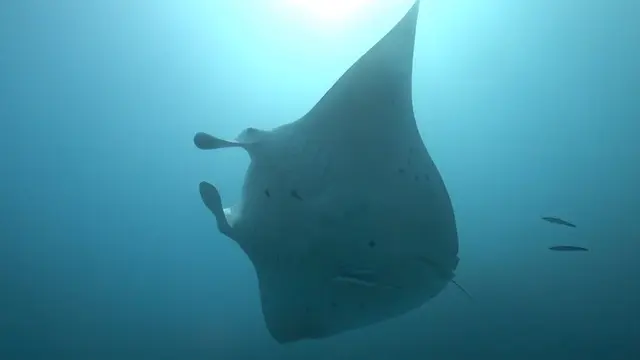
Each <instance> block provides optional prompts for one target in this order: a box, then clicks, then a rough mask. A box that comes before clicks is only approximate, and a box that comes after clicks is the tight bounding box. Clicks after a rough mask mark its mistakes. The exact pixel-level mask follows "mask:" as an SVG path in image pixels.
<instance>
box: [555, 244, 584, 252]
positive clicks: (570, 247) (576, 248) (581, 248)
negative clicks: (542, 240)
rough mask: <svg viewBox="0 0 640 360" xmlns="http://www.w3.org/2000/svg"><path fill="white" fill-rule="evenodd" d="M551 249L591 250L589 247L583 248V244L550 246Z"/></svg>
mask: <svg viewBox="0 0 640 360" xmlns="http://www.w3.org/2000/svg"><path fill="white" fill-rule="evenodd" d="M549 250H553V251H589V249H587V248H583V247H581V246H572V245H557V246H550V247H549Z"/></svg>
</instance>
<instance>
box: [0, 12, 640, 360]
mask: <svg viewBox="0 0 640 360" xmlns="http://www.w3.org/2000/svg"><path fill="white" fill-rule="evenodd" d="M273 1H276V0H273ZM380 1H382V0H380ZM410 3H411V1H404V0H403V1H397V2H391V1H388V2H387V3H386V4H387V5H388V6H387V7H386V8H385V11H380V12H375V13H374V12H372V13H371V14H370V16H363V17H362V19H359V20H358V22H354V23H351V24H349V25H348V26H346V25H345V26H343V27H342V28H340V29H328V28H326V27H325V28H324V29H323V28H322V27H319V26H312V25H310V24H308V22H307V21H300V19H299V18H296V16H291V15H289V16H284V15H277V14H275V13H274V12H269V11H268V6H267V4H268V2H267V1H266V0H265V1H258V0H245V1H235V2H233V1H204V0H184V1H177V0H162V1H151V0H141V1H125V0H112V1H86V0H84V1H81V0H58V1H52V0H49V1H43V0H41V1H36V0H21V1H5V2H2V3H0V140H1V141H0V359H71V358H81V359H99V358H109V359H143V358H144V359H160V358H179V359H203V358H208V359H286V360H288V359H310V360H316V359H318V360H320V359H368V360H385V359H394V360H398V359H442V360H448V359H452V360H453V359H456V360H457V359H461V360H462V359H478V358H487V359H542V358H544V359H633V358H636V357H637V356H638V355H639V354H640V345H638V339H640V316H639V315H640V310H639V304H640V281H638V274H640V271H638V270H639V268H640V263H639V262H638V255H639V253H640V251H639V250H640V245H639V244H640V222H639V221H638V217H639V216H640V192H639V191H638V184H640V141H638V139H639V138H640V101H639V100H640V40H639V39H640V22H638V19H640V3H638V2H637V1H632V0H608V1H604V0H586V1H579V2H578V1H575V0H555V1H551V0H537V1H524V0H509V1H507V0H486V1H471V0H461V1H440V0H429V1H427V0H423V4H422V8H421V11H420V18H419V25H418V34H417V39H416V55H415V70H414V105H415V112H416V117H417V120H418V125H419V127H420V131H421V133H422V135H423V138H424V141H425V143H426V145H427V148H428V149H429V151H430V153H431V155H432V157H433V159H434V161H435V163H436V165H437V166H438V168H439V169H440V171H441V173H442V176H443V178H444V180H445V182H446V184H447V186H448V189H449V192H450V194H451V198H452V200H453V203H454V207H455V212H456V219H457V223H458V228H459V234H460V254H459V255H460V259H461V260H460V265H459V267H458V270H457V277H456V280H457V281H458V282H459V283H461V284H462V285H463V286H464V287H465V288H466V289H467V290H468V291H469V292H470V293H471V294H472V296H473V301H469V300H468V299H467V298H466V297H465V296H464V295H463V294H462V293H461V292H460V291H458V290H457V289H456V288H455V287H452V286H450V287H448V288H447V289H445V291H444V292H442V293H441V294H440V295H439V296H438V297H436V298H435V299H434V300H432V301H430V302H429V303H427V304H426V305H425V306H423V307H422V308H421V309H419V310H417V311H414V312H411V313H409V314H407V315H406V316H403V317H400V318H397V319H394V320H390V321H388V322H385V323H382V324H378V325H375V326H371V327H367V328H364V329H360V330H356V331H352V332H349V333H345V334H343V335H340V336H336V337H333V338H330V339H325V340H319V341H303V342H299V343H295V344H289V345H278V344H277V343H276V342H275V341H274V340H273V339H272V338H271V337H270V336H269V334H268V332H267V330H266V328H265V325H264V320H263V318H262V314H261V310H260V302H259V297H258V288H257V281H256V277H255V273H254V269H253V267H252V265H251V263H250V262H249V260H248V259H247V257H246V256H245V255H244V253H242V251H241V250H240V248H239V247H238V246H237V245H236V244H234V243H233V242H232V241H231V240H229V239H227V238H225V237H223V236H222V235H220V234H219V233H218V231H217V230H216V228H215V224H214V222H213V218H212V216H211V214H210V213H209V212H208V211H207V210H206V209H205V208H204V206H203V205H202V203H201V201H200V198H199V195H198V187H197V185H198V183H199V182H200V181H201V180H207V181H210V182H213V183H216V185H218V186H219V187H220V189H221V192H222V194H223V198H224V200H225V203H227V204H231V203H233V202H235V201H237V200H238V198H239V195H240V188H241V186H242V179H243V175H244V171H245V169H246V167H247V165H248V157H247V156H246V154H245V153H243V152H242V151H241V150H233V149H231V150H228V151H225V152H216V153H211V152H208V153H206V152H202V151H198V150H197V149H195V147H194V146H193V143H192V137H193V134H194V133H195V132H197V131H208V132H211V133H215V134H216V135H220V136H224V137H229V138H232V137H234V136H235V135H236V134H237V133H239V132H240V131H241V130H242V129H244V128H246V127H249V126H253V127H257V128H271V127H275V126H278V125H281V124H283V123H287V122H290V121H293V120H295V119H297V118H298V117H300V116H302V115H303V114H304V112H305V111H307V110H308V109H309V108H310V107H311V106H312V105H313V104H314V103H315V102H316V101H317V99H319V97H320V96H322V94H323V93H324V92H325V91H326V90H327V89H328V88H329V86H331V84H332V83H333V82H334V81H335V80H336V79H337V78H338V77H339V76H340V75H341V74H342V73H343V71H345V70H346V68H347V67H348V66H350V65H351V64H352V63H353V62H354V61H355V60H356V59H357V58H358V57H359V56H360V55H361V54H362V53H364V52H365V51H366V50H367V49H368V48H369V47H370V46H371V45H373V44H374V43H375V42H376V41H377V39H379V38H380V37H381V36H383V35H384V34H385V33H386V31H388V30H389V29H390V28H391V27H392V26H393V24H394V23H395V22H396V21H397V20H398V19H399V18H400V17H401V16H402V15H403V13H404V12H405V11H406V9H407V8H408V7H409V5H410ZM541 216H559V217H562V218H566V219H567V220H570V221H572V222H574V223H576V224H577V227H576V228H568V227H561V226H557V225H554V224H549V223H547V222H544V221H542V220H541V219H540V217H541ZM552 245H577V246H584V247H587V248H589V249H590V251H589V252H584V253H558V252H552V251H549V250H548V247H549V246H552Z"/></svg>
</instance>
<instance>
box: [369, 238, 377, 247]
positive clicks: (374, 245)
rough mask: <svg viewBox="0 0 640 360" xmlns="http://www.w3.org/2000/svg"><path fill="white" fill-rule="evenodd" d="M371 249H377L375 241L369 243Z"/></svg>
mask: <svg viewBox="0 0 640 360" xmlns="http://www.w3.org/2000/svg"><path fill="white" fill-rule="evenodd" d="M369 247H370V248H374V247H376V242H375V241H373V240H371V241H369Z"/></svg>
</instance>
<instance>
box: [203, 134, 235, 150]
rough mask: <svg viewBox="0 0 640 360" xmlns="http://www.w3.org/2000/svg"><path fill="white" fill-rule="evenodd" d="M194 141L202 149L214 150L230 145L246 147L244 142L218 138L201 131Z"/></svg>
mask: <svg viewBox="0 0 640 360" xmlns="http://www.w3.org/2000/svg"><path fill="white" fill-rule="evenodd" d="M193 143H194V144H195V145H196V147H198V149H201V150H213V149H221V148H230V147H244V145H243V144H242V143H238V142H235V141H228V140H223V139H220V138H217V137H215V136H213V135H209V134H207V133H203V132H199V133H197V134H196V135H195V136H194V137H193Z"/></svg>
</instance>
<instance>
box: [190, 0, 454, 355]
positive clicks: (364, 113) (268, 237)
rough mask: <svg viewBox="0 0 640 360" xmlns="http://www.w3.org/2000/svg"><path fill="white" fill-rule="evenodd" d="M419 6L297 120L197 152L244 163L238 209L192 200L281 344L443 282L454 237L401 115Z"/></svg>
mask: <svg viewBox="0 0 640 360" xmlns="http://www.w3.org/2000/svg"><path fill="white" fill-rule="evenodd" d="M418 8H419V1H416V2H415V3H414V4H413V6H412V7H411V9H410V10H409V11H408V12H407V13H406V15H405V16H404V17H403V18H402V19H401V20H400V21H399V22H398V23H397V24H396V25H395V26H394V27H393V29H391V30H390V31H389V32H388V33H387V34H386V35H385V36H384V37H383V38H382V39H381V40H380V41H378V42H377V43H376V44H375V45H374V46H373V47H372V48H371V49H370V50H369V51H367V52H366V53H365V54H364V55H363V56H362V57H360V58H359V59H358V60H357V61H356V62H355V63H354V64H353V65H352V66H351V67H350V68H349V69H348V70H347V71H346V72H345V73H344V74H343V75H342V76H341V77H340V78H339V79H338V81H337V82H336V83H335V84H334V85H333V86H332V87H331V88H330V89H329V90H328V91H327V92H326V93H325V95H324V96H323V97H322V98H321V99H320V100H319V101H318V102H317V103H316V104H315V105H314V106H313V107H312V108H311V109H310V110H309V111H308V112H307V113H306V114H304V116H302V117H300V118H298V119H297V120H295V121H293V122H290V123H286V124H284V125H281V126H279V127H276V128H274V129H271V130H260V129H256V128H247V129H245V130H243V131H242V132H241V133H240V134H239V135H238V136H237V138H236V139H235V140H225V139H221V138H218V137H215V136H212V135H209V134H206V133H202V132H200V133H197V134H196V135H195V137H194V142H195V145H196V146H197V147H198V148H199V149H204V150H210V149H221V148H241V149H244V150H245V151H246V152H247V153H248V154H249V157H250V165H249V167H248V169H247V172H246V175H245V179H244V184H243V187H242V195H241V199H240V201H239V202H238V203H237V204H235V205H233V206H231V207H228V208H224V207H223V205H222V200H221V196H220V193H219V191H218V190H217V188H216V187H215V186H213V185H211V184H210V183H207V182H201V183H200V195H201V198H202V201H203V202H204V204H205V205H206V207H207V208H208V209H209V210H210V211H211V212H212V213H213V215H214V217H215V221H216V223H217V228H218V230H219V231H220V232H221V233H222V234H224V235H226V236H227V237H229V238H230V239H232V240H234V241H235V242H236V243H237V244H238V245H239V246H240V248H241V249H242V250H243V251H244V253H245V254H246V255H247V256H248V258H249V259H250V261H251V263H252V264H253V266H254V269H255V271H256V274H257V279H258V283H259V293H260V300H261V306H262V313H263V316H264V320H265V323H266V327H267V329H268V331H269V333H270V334H271V336H272V337H273V338H274V339H275V340H276V341H277V342H279V343H281V344H284V343H290V342H295V341H299V340H303V339H321V338H327V337H331V336H335V335H337V334H340V333H343V332H345V331H348V330H354V329H358V328H362V327H365V326H370V325H373V324H376V323H380V322H383V321H385V320H388V319H392V318H395V317H398V316H400V315H403V314H405V313H408V312H409V311H411V310H413V309H416V308H418V307H420V306H421V305H422V304H424V303H425V302H426V301H428V300H429V299H431V298H433V297H434V296H436V295H437V294H438V293H440V292H441V291H442V290H443V289H444V288H445V287H446V286H447V284H448V283H450V282H452V281H453V278H454V271H455V269H456V267H457V265H458V235H457V230H456V221H455V217H454V211H453V207H452V204H451V200H450V197H449V194H448V192H447V189H446V187H445V184H444V182H443V179H442V177H441V175H440V173H439V171H438V169H437V168H436V166H435V165H434V162H433V161H432V159H431V157H430V155H429V153H428V152H427V149H426V147H425V145H424V143H423V141H422V138H421V136H420V133H419V131H418V127H417V125H416V120H415V117H414V112H413V103H412V68H413V53H414V41H415V32H416V21H417V17H418Z"/></svg>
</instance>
